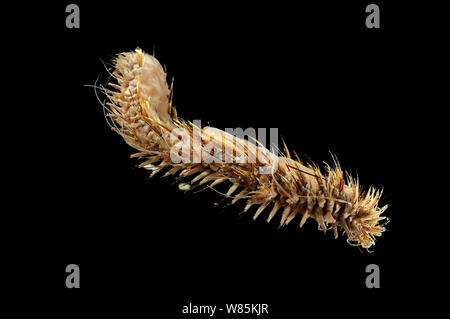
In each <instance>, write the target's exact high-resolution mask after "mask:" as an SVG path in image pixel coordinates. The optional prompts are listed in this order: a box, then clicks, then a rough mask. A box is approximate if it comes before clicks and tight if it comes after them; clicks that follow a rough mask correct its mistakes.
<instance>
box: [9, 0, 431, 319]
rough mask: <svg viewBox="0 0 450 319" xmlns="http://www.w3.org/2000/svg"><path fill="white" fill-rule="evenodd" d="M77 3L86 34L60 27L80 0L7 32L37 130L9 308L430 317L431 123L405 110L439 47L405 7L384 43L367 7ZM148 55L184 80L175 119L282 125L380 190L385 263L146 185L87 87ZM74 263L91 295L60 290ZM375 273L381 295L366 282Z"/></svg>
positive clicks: (300, 145)
mask: <svg viewBox="0 0 450 319" xmlns="http://www.w3.org/2000/svg"><path fill="white" fill-rule="evenodd" d="M77 3H78V4H79V5H80V10H81V28H80V29H67V28H66V27H65V18H66V15H67V14H66V13H65V7H66V5H67V4H68V2H67V3H64V2H62V3H60V4H57V5H56V4H54V5H49V4H46V5H44V4H39V5H35V6H32V7H31V6H24V7H23V8H20V9H16V10H18V11H17V12H19V15H21V17H22V19H21V20H20V22H18V21H15V22H14V23H11V24H9V28H10V30H16V31H15V32H19V31H17V30H18V29H19V25H20V26H21V27H24V29H25V30H27V31H26V32H25V33H11V32H10V33H9V34H8V38H9V39H10V40H12V45H11V46H10V47H9V49H8V50H7V51H9V52H10V53H12V54H15V53H19V51H20V54H21V55H20V56H21V58H20V59H17V60H14V61H11V62H10V63H11V64H12V65H16V64H19V65H22V66H23V65H25V66H26V67H25V70H24V71H22V72H19V74H16V76H17V77H18V79H21V80H22V81H21V82H16V83H20V85H19V86H20V87H21V88H23V87H25V85H26V89H22V91H21V94H20V95H19V96H17V100H18V101H19V103H17V105H21V101H22V102H26V105H27V106H28V107H29V110H28V112H25V110H24V112H23V113H22V111H19V112H17V113H16V115H15V116H16V117H22V116H24V115H25V114H26V117H27V118H28V119H31V120H32V122H34V124H36V126H37V128H36V129H35V128H33V129H30V130H29V131H27V132H26V136H27V139H26V140H25V141H26V142H24V143H22V144H20V145H21V146H20V148H21V150H22V153H21V154H22V155H21V156H20V160H23V161H24V163H25V165H26V166H25V169H23V170H24V171H25V172H24V173H25V174H24V175H26V177H27V179H26V182H24V183H22V182H21V183H20V185H19V186H18V187H19V188H20V193H21V194H26V196H18V197H17V199H16V198H15V199H14V200H15V205H14V209H13V210H12V211H11V214H10V215H9V218H10V220H9V222H8V226H7V228H8V229H7V230H10V231H11V235H10V236H9V237H8V242H9V243H10V245H8V247H9V248H11V251H12V252H13V257H12V258H9V259H8V261H7V263H8V265H10V266H11V268H13V269H14V270H16V272H14V275H11V278H12V280H13V281H14V282H15V285H14V287H15V288H16V289H15V290H14V291H15V292H14V296H22V295H29V296H31V297H32V298H33V299H32V300H35V301H36V303H35V304H34V305H35V306H36V307H39V308H40V307H42V308H45V309H47V310H49V311H51V312H54V313H56V314H58V315H59V316H61V317H63V316H65V315H68V314H74V313H75V314H98V315H102V314H118V313H121V314H124V315H126V316H127V317H136V315H135V314H141V315H142V316H156V315H158V316H162V317H165V318H189V316H186V315H183V314H181V309H182V306H183V305H186V304H188V303H189V302H192V303H194V304H197V305H217V306H222V307H223V306H224V304H226V303H268V304H269V311H270V314H269V316H268V317H270V318H284V317H294V316H296V317H299V316H302V315H305V314H306V313H307V312H311V311H312V312H313V313H315V314H316V315H318V316H328V315H335V314H336V313H342V314H344V315H349V316H356V315H364V316H373V317H374V316H377V317H378V316H379V315H381V314H383V313H385V311H386V309H388V308H389V309H391V310H390V311H391V312H392V311H398V312H401V311H404V310H405V309H406V308H407V307H409V308H411V305H414V307H420V306H422V304H421V302H418V300H420V298H421V297H420V296H422V295H423V294H424V293H426V292H427V290H426V289H425V288H423V287H424V286H423V284H426V283H428V282H430V281H431V282H432V281H433V279H431V276H432V275H433V274H431V273H430V272H429V269H430V268H429V267H428V266H429V265H430V264H431V263H432V259H431V258H439V257H433V256H431V257H430V255H431V252H430V250H429V249H428V248H430V247H431V246H429V243H428V242H427V240H429V239H430V238H429V237H427V236H422V237H421V229H423V228H425V229H426V228H428V227H431V222H428V221H427V220H426V219H422V218H420V216H421V215H420V213H421V209H420V208H419V205H422V203H421V202H420V200H418V199H419V198H420V197H421V196H423V195H422V194H423V193H422V190H423V188H426V187H425V186H424V185H427V181H426V180H424V179H423V173H422V170H421V169H420V168H419V167H420V161H419V159H418V158H419V156H422V154H423V153H424V149H423V146H421V147H419V146H418V145H422V143H424V142H425V140H426V138H425V135H424V134H423V130H424V129H423V124H424V123H425V122H426V121H427V116H428V115H427V114H426V113H424V112H422V111H421V109H419V108H416V107H415V106H414V107H413V105H412V104H411V101H415V102H417V103H419V101H420V100H421V99H422V97H421V94H420V89H418V87H417V86H416V84H415V81H414V80H413V77H414V76H415V75H416V73H417V72H419V71H420V70H421V69H422V68H424V67H423V63H424V62H425V63H426V62H427V61H430V60H432V58H430V56H429V55H427V56H426V57H425V55H422V53H423V54H425V53H427V54H429V53H430V52H429V51H428V50H431V49H430V46H428V45H423V44H419V43H418V41H419V40H421V41H422V40H424V41H429V40H430V38H428V37H427V36H426V35H424V34H422V33H421V32H424V31H421V28H420V22H418V23H416V24H413V25H412V26H411V24H409V25H408V24H407V23H406V20H407V19H406V20H405V16H407V17H411V15H410V13H409V12H408V11H407V7H406V6H400V5H399V6H398V7H394V6H393V5H392V4H390V3H386V2H381V1H378V2H376V3H377V4H379V5H380V8H381V29H372V30H368V29H366V27H365V23H364V21H365V17H366V15H367V14H366V13H365V7H366V5H367V4H368V3H369V2H364V1H361V2H357V1H354V2H350V3H344V1H340V3H332V2H330V3H325V2H320V3H317V4H315V5H312V4H303V3H300V4H299V5H298V6H294V5H291V4H289V5H288V4H285V3H282V2H276V3H267V4H262V3H259V2H256V3H253V4H247V5H245V6H244V5H243V4H239V3H233V2H217V3H214V4H212V3H207V4H200V3H189V4H184V5H182V6H181V5H178V4H176V3H167V4H157V3H155V2H152V1H146V2H122V3H116V4H112V3H109V2H108V3H107V2H104V3H102V4H101V3H97V4H96V5H94V4H91V3H88V2H85V1H83V2H77ZM415 21H419V20H415ZM418 24H419V25H418ZM24 34H27V39H25V38H24V36H23V35H24ZM30 35H31V37H29V36H30ZM138 46H139V47H141V48H142V49H144V50H145V51H146V52H149V53H152V52H153V50H155V55H156V57H157V58H158V59H159V61H160V62H161V63H162V64H163V65H166V67H167V70H168V78H169V79H171V78H172V77H174V78H175V86H174V104H175V106H176V107H177V109H178V114H179V116H181V117H183V118H185V119H189V120H194V119H201V120H202V123H203V125H211V126H214V127H218V128H221V129H224V128H226V127H242V128H247V127H254V128H258V127H263V128H270V127H276V128H278V129H279V133H280V135H281V136H282V137H283V138H284V140H285V141H286V143H287V145H288V146H289V147H290V149H292V150H295V151H296V152H297V153H299V155H300V157H303V158H306V156H308V157H310V158H311V159H313V160H314V161H316V162H318V163H321V162H322V161H327V162H331V158H330V155H329V151H331V152H332V153H334V154H336V155H337V156H338V158H339V159H340V162H341V164H342V165H343V167H344V168H345V169H347V170H349V171H350V172H351V173H352V174H354V175H355V174H358V176H359V178H360V181H361V184H362V185H365V186H366V187H368V186H369V185H375V186H377V187H384V190H385V191H384V196H383V199H382V204H384V203H387V204H389V205H390V207H389V209H388V210H387V212H386V215H387V216H389V217H390V218H391V222H390V223H389V224H388V227H387V228H388V230H387V232H386V233H384V234H383V236H382V237H381V238H380V239H379V240H378V241H377V244H376V245H375V247H374V249H373V252H372V253H368V252H366V251H362V252H360V251H359V250H358V249H356V248H355V247H351V246H349V245H347V244H346V243H345V240H344V239H342V238H339V239H338V240H334V239H333V236H332V234H331V233H327V234H326V235H324V234H323V233H322V232H319V231H318V230H317V224H316V223H315V222H314V221H311V220H310V221H308V222H307V223H306V225H305V226H304V227H303V229H301V230H299V229H298V226H297V223H292V224H290V225H289V226H288V227H284V228H283V229H280V230H278V229H277V222H274V223H271V224H267V223H266V222H265V221H264V218H261V219H260V220H258V221H256V222H253V220H252V219H251V215H252V214H248V215H243V216H242V217H240V216H239V212H241V211H242V208H243V207H242V203H241V204H240V205H239V204H238V205H235V206H234V207H233V206H231V207H229V208H228V209H226V210H225V211H223V212H221V210H220V209H218V208H215V207H214V203H215V202H217V201H218V200H219V199H220V195H218V194H216V193H214V192H211V191H205V192H200V193H198V194H192V193H189V192H188V193H183V192H180V191H179V190H178V188H177V185H171V184H170V183H167V182H166V181H162V180H160V179H159V178H153V179H151V180H148V179H147V173H146V171H144V170H141V169H138V168H137V164H138V162H137V161H136V160H134V159H129V155H130V154H132V153H133V150H132V149H131V148H130V147H129V146H127V145H126V144H125V143H124V142H123V140H122V139H121V138H120V137H119V136H118V135H117V134H115V133H114V132H112V131H111V130H110V128H109V127H108V125H107V123H106V121H105V119H104V115H103V112H102V107H101V105H100V103H99V102H98V101H97V100H96V96H95V94H94V89H93V88H92V87H89V85H93V84H94V83H95V82H96V81H97V83H101V84H105V82H106V81H107V79H108V74H107V71H106V70H105V68H104V65H103V62H102V61H105V62H107V61H109V60H110V59H111V58H112V57H114V55H115V54H117V53H120V52H123V51H130V50H134V49H135V48H136V47H138ZM19 48H20V49H19ZM22 48H24V49H22ZM425 48H427V49H425ZM431 55H432V54H431ZM27 65H28V66H27ZM25 72H28V73H29V74H31V75H30V76H29V77H27V81H23V79H24V75H25V74H26V73H25ZM422 110H423V108H422ZM35 116H36V117H35ZM427 133H430V131H427ZM22 141H23V139H22ZM426 141H427V144H428V146H430V139H427V140H426ZM280 142H281V141H280ZM31 154H32V155H31ZM414 183H415V184H414ZM425 242H427V243H426V244H425ZM424 248H425V250H424ZM424 251H425V252H424ZM71 263H75V264H78V265H79V266H80V269H81V288H80V289H72V290H69V289H67V288H66V286H65V277H66V275H67V274H66V273H65V267H66V265H68V264H71ZM371 263H375V264H377V265H379V266H380V269H381V288H380V289H371V290H370V289H367V288H366V286H365V278H366V276H367V274H366V273H365V267H366V266H367V265H368V264H371ZM431 268H433V267H431ZM17 273H18V274H17ZM16 274H17V275H16ZM19 308H21V307H19ZM191 317H192V318H200V317H205V316H191ZM217 317H218V318H219V317H223V314H218V315H217ZM235 317H236V318H238V317H239V316H235ZM242 317H246V316H245V315H242ZM266 317H267V316H266ZM230 318H231V316H230Z"/></svg>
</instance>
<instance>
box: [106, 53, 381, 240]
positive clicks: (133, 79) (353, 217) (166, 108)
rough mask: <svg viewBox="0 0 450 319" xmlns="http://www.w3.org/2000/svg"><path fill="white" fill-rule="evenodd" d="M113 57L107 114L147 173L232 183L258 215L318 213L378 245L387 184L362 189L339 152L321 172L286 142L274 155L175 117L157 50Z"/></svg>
mask: <svg viewBox="0 0 450 319" xmlns="http://www.w3.org/2000/svg"><path fill="white" fill-rule="evenodd" d="M113 64H114V70H113V72H112V73H111V75H112V77H113V78H114V79H115V81H116V83H112V82H110V83H109V86H110V88H104V87H101V90H102V91H103V93H104V94H105V95H106V97H107V102H106V103H105V104H104V106H105V110H106V112H107V119H108V118H111V119H112V121H108V123H109V124H110V125H111V127H112V129H113V130H115V131H116V132H117V133H118V134H120V135H121V136H122V137H123V138H124V140H125V141H126V142H127V143H128V144H129V145H130V146H131V147H133V148H134V149H136V150H137V151H138V152H137V153H135V154H133V155H131V157H137V158H141V159H144V161H143V162H142V163H141V164H140V165H139V167H143V168H147V169H150V170H152V172H151V175H150V176H154V175H155V174H157V173H158V172H160V171H163V170H164V172H165V173H164V176H172V175H178V176H179V177H180V178H181V177H182V178H186V177H192V178H193V179H192V180H191V182H190V183H191V184H197V185H202V184H205V183H209V184H206V185H208V187H210V188H214V187H215V186H216V185H218V184H221V183H230V188H229V190H228V191H227V192H226V194H223V195H224V196H225V197H227V198H230V199H232V200H231V203H232V204H234V203H236V202H237V201H238V200H240V199H243V200H245V201H246V206H245V208H244V212H247V211H249V209H250V208H251V207H252V206H256V207H257V208H256V211H255V212H254V215H253V219H256V218H257V217H258V216H260V215H262V213H263V211H264V210H265V209H266V208H269V207H272V208H271V210H270V212H269V214H268V216H267V222H270V221H271V220H273V218H274V217H275V215H276V214H277V212H279V211H281V218H280V219H279V223H280V226H283V225H287V224H289V223H290V222H292V220H294V219H295V218H296V217H297V216H299V217H298V220H299V221H298V223H299V225H300V227H302V226H303V225H304V223H305V222H306V221H307V219H308V218H313V219H315V220H316V221H317V223H318V225H319V228H320V229H321V230H323V231H325V232H326V231H327V230H328V229H329V227H330V228H331V229H333V232H334V236H335V238H337V237H338V228H340V229H342V230H343V233H344V234H345V235H346V236H347V242H348V243H349V244H351V245H355V246H362V247H363V248H369V247H371V246H372V245H374V243H375V237H376V236H381V233H382V232H383V231H384V230H385V227H384V224H383V223H382V222H381V221H382V220H383V219H385V218H386V217H384V216H381V215H382V213H383V212H384V211H385V210H386V208H387V205H385V206H383V207H379V206H378V202H379V200H380V197H381V194H382V191H380V190H377V189H375V188H373V187H370V188H369V189H368V190H367V192H364V191H363V190H362V189H361V188H360V185H359V182H358V180H357V179H353V178H352V177H351V176H350V175H349V174H347V173H345V172H344V171H343V170H342V169H341V167H340V165H339V163H338V161H337V160H336V158H335V157H333V161H334V165H333V167H332V166H330V165H326V166H325V172H324V173H323V172H322V171H321V170H320V169H319V167H318V166H317V165H315V164H308V165H304V164H303V163H302V162H301V160H300V159H299V158H298V156H297V155H296V160H294V159H293V158H291V156H290V152H289V150H288V149H287V148H285V155H281V156H277V155H276V154H274V153H272V152H270V151H269V150H267V149H266V148H265V147H263V146H262V145H261V144H260V143H259V144H258V143H257V142H256V143H249V142H248V141H247V140H244V139H241V138H239V137H236V136H233V135H231V134H229V133H227V132H224V131H222V130H219V129H216V128H212V127H203V128H200V127H198V126H196V125H193V124H192V123H191V122H188V121H184V120H182V119H179V118H178V116H177V112H176V110H175V108H174V107H172V92H173V91H172V88H170V89H169V86H168V84H167V81H166V73H165V71H164V69H163V68H162V66H161V65H160V63H159V62H158V61H157V59H156V58H155V57H154V56H151V55H149V54H146V53H144V52H143V51H142V50H141V49H139V48H138V49H136V50H135V51H134V52H126V53H121V54H118V55H117V56H116V57H115V58H114V60H113ZM172 83H173V82H172ZM217 150H219V151H217ZM193 159H199V160H193ZM230 159H231V160H230ZM236 159H238V160H236ZM344 175H345V177H344ZM183 187H185V185H184V186H183ZM180 189H181V187H180ZM185 189H186V188H185Z"/></svg>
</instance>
